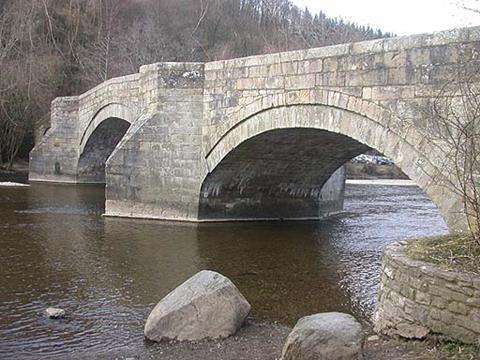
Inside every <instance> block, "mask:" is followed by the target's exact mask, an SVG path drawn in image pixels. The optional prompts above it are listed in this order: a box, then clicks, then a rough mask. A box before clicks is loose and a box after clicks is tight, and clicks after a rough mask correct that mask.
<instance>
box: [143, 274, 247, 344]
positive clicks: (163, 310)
mask: <svg viewBox="0 0 480 360" xmlns="http://www.w3.org/2000/svg"><path fill="white" fill-rule="evenodd" d="M249 312H250V304H249V303H248V302H247V300H246V299H245V298H244V297H243V295H242V294H241V293H240V291H238V289H237V288H236V286H235V285H234V284H233V283H232V282H231V281H230V280H229V279H227V278H226V277H225V276H223V275H220V274H218V273H216V272H213V271H201V272H199V273H197V274H196V275H194V276H192V277H191V278H190V279H188V280H187V281H185V282H184V283H183V284H182V285H180V286H179V287H177V288H176V289H175V290H173V291H172V292H171V293H170V294H168V295H167V296H166V297H165V298H163V299H162V300H161V301H160V302H159V303H158V304H157V306H155V308H154V309H153V310H152V312H151V313H150V315H149V316H148V319H147V323H146V324H145V337H146V338H148V339H150V340H153V341H162V340H173V339H175V340H200V339H204V338H224V337H228V336H230V335H233V334H234V333H235V332H236V331H237V330H238V329H239V328H240V327H241V326H242V324H243V322H244V321H245V318H246V317H247V315H248V313H249Z"/></svg>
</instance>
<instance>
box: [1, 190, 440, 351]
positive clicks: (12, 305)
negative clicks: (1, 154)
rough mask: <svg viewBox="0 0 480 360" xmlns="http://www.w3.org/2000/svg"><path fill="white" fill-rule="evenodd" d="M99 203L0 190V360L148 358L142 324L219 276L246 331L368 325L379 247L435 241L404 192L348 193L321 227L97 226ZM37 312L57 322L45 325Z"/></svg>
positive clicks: (430, 214) (421, 206)
mask: <svg viewBox="0 0 480 360" xmlns="http://www.w3.org/2000/svg"><path fill="white" fill-rule="evenodd" d="M103 204H104V189H103V187H98V186H52V185H33V186H31V187H30V188H2V187H0V251H1V262H0V275H1V276H0V314H1V316H0V358H1V359H4V358H24V357H29V358H40V357H43V358H53V357H56V356H65V355H67V354H80V353H86V354H102V353H105V352H107V351H114V352H115V351H120V352H125V353H133V354H135V355H138V356H143V355H144V354H150V355H152V354H155V346H149V345H148V344H146V343H145V342H144V340H143V325H144V322H145V320H146V317H147V316H148V313H149V312H150V310H151V309H152V308H153V306H154V305H155V304H156V303H157V302H158V301H159V300H160V299H161V298H162V297H163V296H165V295H166V294H167V293H168V292H169V291H170V290H172V289H173V288H175V286H177V285H179V284H180V283H181V282H183V281H184V280H185V279H187V278H188V277H189V276H191V275H193V274H194V273H196V272H197V271H199V270H202V269H211V270H216V271H219V272H221V273H222V274H224V275H226V276H228V277H230V278H231V279H232V280H233V281H234V282H235V284H236V285H237V286H238V287H239V289H240V290H241V291H242V292H243V294H244V295H245V296H246V297H247V299H248V300H249V301H250V303H251V304H252V308H253V312H252V316H253V317H254V318H255V319H257V320H268V321H278V322H280V323H285V324H288V325H293V324H294V323H295V322H296V320H297V319H298V318H299V317H301V316H303V315H307V314H312V313H316V312H323V311H342V312H348V313H352V314H353V315H355V316H356V317H358V318H359V319H361V320H362V321H363V322H366V323H368V322H369V319H370V317H371V315H372V312H373V309H374V306H375V295H376V289H377V283H378V278H379V272H380V266H381V256H382V251H383V249H384V247H385V246H386V245H387V244H389V243H391V242H393V241H396V240H401V239H406V238H415V237H420V236H427V235H433V234H439V233H445V232H446V226H445V224H444V222H443V220H442V219H441V217H440V215H439V213H438V211H437V209H436V207H435V206H434V205H433V203H432V202H430V200H428V198H426V197H425V195H424V194H423V193H422V192H421V191H420V190H419V189H418V188H416V187H410V186H381V185H348V186H347V195H346V201H345V213H343V214H341V215H338V216H335V217H333V218H330V219H328V220H325V221H321V222H283V223H282V222H271V223H223V224H202V225H194V224H173V223H164V222H158V221H142V220H127V219H114V218H105V217H102V213H103V211H104V205H103ZM48 306H58V307H61V308H64V309H65V310H66V311H67V314H68V316H67V317H66V318H65V319H63V320H58V321H52V320H48V319H46V318H45V317H44V315H43V310H44V309H45V308H46V307H48ZM67 356H68V355H67ZM105 358H108V356H106V357H105Z"/></svg>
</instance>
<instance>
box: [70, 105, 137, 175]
mask: <svg viewBox="0 0 480 360" xmlns="http://www.w3.org/2000/svg"><path fill="white" fill-rule="evenodd" d="M134 120H135V114H134V112H133V111H132V110H131V109H130V108H129V107H127V106H125V105H122V104H118V103H112V104H109V105H107V106H105V107H103V108H101V109H100V110H99V111H97V112H96V114H95V116H94V117H93V118H92V120H91V121H90V122H89V123H88V125H87V127H86V129H85V131H84V133H83V136H82V138H81V142H80V146H79V152H80V154H79V159H78V167H77V182H81V183H82V182H83V183H105V166H106V162H107V160H108V158H109V157H110V155H111V154H112V152H113V151H114V149H115V147H116V146H117V145H118V143H119V142H120V140H121V139H122V138H123V136H124V135H125V133H126V132H127V130H128V129H129V127H130V125H131V124H132V123H133V121H134Z"/></svg>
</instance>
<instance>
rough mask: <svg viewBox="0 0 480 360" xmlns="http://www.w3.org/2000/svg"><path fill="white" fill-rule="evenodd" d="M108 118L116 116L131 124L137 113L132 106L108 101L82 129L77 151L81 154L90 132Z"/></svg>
mask: <svg viewBox="0 0 480 360" xmlns="http://www.w3.org/2000/svg"><path fill="white" fill-rule="evenodd" d="M110 118H116V119H122V120H124V121H126V122H128V123H129V124H133V122H134V121H135V120H136V118H137V114H136V113H135V111H134V110H132V107H130V106H127V105H124V104H120V103H110V104H108V105H105V106H103V107H101V108H100V109H99V110H97V112H96V113H95V115H94V116H93V117H92V119H91V120H90V121H89V122H88V124H87V126H86V127H85V130H84V131H83V134H82V136H81V138H80V145H79V153H80V154H82V153H83V151H84V149H85V145H86V144H87V142H88V139H89V138H90V136H91V135H92V133H93V132H94V131H95V129H96V128H97V127H98V126H99V125H100V124H101V123H102V122H103V121H105V120H107V119H110Z"/></svg>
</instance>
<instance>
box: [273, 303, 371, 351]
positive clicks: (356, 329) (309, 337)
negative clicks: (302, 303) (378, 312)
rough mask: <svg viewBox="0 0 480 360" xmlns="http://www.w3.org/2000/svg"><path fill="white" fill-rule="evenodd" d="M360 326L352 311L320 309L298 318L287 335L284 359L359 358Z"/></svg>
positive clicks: (361, 338)
mask: <svg viewBox="0 0 480 360" xmlns="http://www.w3.org/2000/svg"><path fill="white" fill-rule="evenodd" d="M362 352H363V333H362V326H361V325H360V324H359V323H358V321H357V320H355V318H354V317H353V316H351V315H348V314H342V313H335V312H332V313H323V314H315V315H310V316H305V317H303V318H301V319H300V320H299V321H298V322H297V324H296V325H295V327H294V328H293V330H292V332H291V333H290V334H289V335H288V338H287V342H286V343H285V346H284V347H283V352H282V359H283V360H307V359H308V360H320V359H321V360H323V359H325V360H340V359H341V360H351V359H361V358H362Z"/></svg>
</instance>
